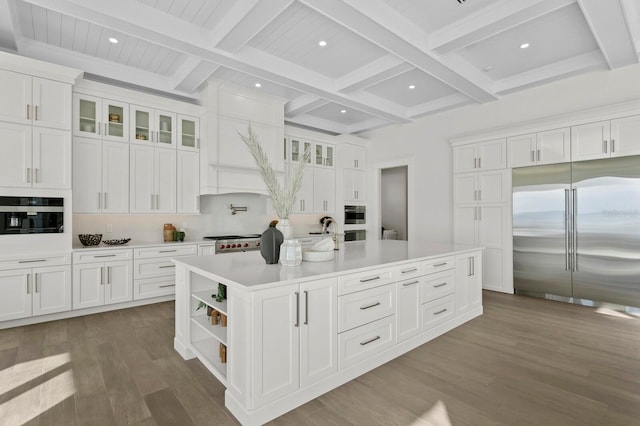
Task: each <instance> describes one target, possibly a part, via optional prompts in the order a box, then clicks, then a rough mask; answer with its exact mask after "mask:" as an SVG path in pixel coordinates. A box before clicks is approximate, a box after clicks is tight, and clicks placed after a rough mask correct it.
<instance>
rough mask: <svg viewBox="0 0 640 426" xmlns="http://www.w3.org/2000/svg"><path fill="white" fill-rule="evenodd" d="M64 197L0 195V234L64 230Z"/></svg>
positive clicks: (42, 232) (49, 232)
mask: <svg viewBox="0 0 640 426" xmlns="http://www.w3.org/2000/svg"><path fill="white" fill-rule="evenodd" d="M63 218H64V199H63V198H50V197H0V234H3V235H12V234H58V233H62V232H64V220H63Z"/></svg>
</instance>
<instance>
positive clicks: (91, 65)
mask: <svg viewBox="0 0 640 426" xmlns="http://www.w3.org/2000/svg"><path fill="white" fill-rule="evenodd" d="M17 44H18V50H19V52H20V54H21V55H23V56H27V57H30V58H34V59H39V60H41V61H47V62H51V63H54V64H59V65H64V66H67V67H74V68H78V69H81V70H83V71H84V72H85V73H89V74H95V75H100V76H106V77H109V78H110V79H114V80H118V81H122V82H124V83H127V84H132V85H135V86H141V87H146V88H149V89H152V90H157V91H160V92H164V93H168V94H172V95H177V96H182V97H186V98H189V99H194V100H197V99H198V98H197V97H194V95H193V94H192V93H183V92H179V91H177V90H171V89H170V88H171V87H173V82H172V80H171V79H170V78H169V77H162V76H159V75H158V74H155V73H152V72H149V71H143V70H140V69H138V68H133V67H129V66H126V65H120V64H117V63H115V62H112V61H108V60H105V59H100V58H96V57H94V56H88V55H84V54H82V53H77V52H73V51H71V50H67V49H63V48H61V47H55V46H51V45H50V44H46V43H41V42H38V41H34V40H31V39H25V38H19V39H18V40H17Z"/></svg>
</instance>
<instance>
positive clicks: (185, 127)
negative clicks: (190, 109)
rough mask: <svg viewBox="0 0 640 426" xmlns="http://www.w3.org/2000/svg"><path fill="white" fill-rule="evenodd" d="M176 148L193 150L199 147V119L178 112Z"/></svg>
mask: <svg viewBox="0 0 640 426" xmlns="http://www.w3.org/2000/svg"><path fill="white" fill-rule="evenodd" d="M177 121H178V149H179V150H183V151H195V152H197V151H198V150H199V149H200V119H199V118H197V117H192V116H190V115H183V114H178V117H177Z"/></svg>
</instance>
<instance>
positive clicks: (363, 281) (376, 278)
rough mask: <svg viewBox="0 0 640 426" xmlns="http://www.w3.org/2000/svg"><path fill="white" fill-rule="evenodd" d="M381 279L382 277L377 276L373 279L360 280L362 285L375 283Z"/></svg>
mask: <svg viewBox="0 0 640 426" xmlns="http://www.w3.org/2000/svg"><path fill="white" fill-rule="evenodd" d="M379 279H380V275H378V276H376V277H372V278H365V279H362V280H360V282H361V283H368V282H371V281H375V280H379Z"/></svg>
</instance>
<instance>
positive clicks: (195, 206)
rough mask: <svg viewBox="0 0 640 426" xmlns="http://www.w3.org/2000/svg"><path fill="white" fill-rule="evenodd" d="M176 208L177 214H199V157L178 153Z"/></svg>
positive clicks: (196, 154)
mask: <svg viewBox="0 0 640 426" xmlns="http://www.w3.org/2000/svg"><path fill="white" fill-rule="evenodd" d="M177 154H178V160H177V161H178V164H177V171H176V173H177V180H176V184H177V193H176V208H177V212H178V213H189V214H196V213H199V212H200V155H198V153H197V152H185V151H178V153H177Z"/></svg>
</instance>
